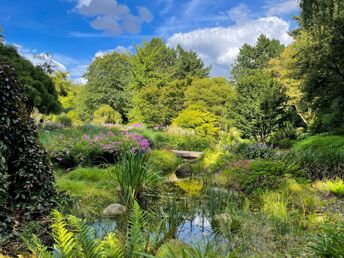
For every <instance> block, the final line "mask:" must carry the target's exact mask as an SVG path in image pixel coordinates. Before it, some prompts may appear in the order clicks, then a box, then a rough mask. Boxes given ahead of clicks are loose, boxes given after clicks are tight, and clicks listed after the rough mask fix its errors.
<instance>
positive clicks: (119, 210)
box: [103, 203, 127, 217]
mask: <svg viewBox="0 0 344 258" xmlns="http://www.w3.org/2000/svg"><path fill="white" fill-rule="evenodd" d="M126 212H127V207H125V206H123V205H122V204H119V203H112V204H110V205H109V206H107V207H106V208H105V209H104V211H103V214H104V215H105V216H107V217H116V216H119V215H122V214H124V213H126Z"/></svg>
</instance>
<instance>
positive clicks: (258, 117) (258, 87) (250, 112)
mask: <svg viewBox="0 0 344 258" xmlns="http://www.w3.org/2000/svg"><path fill="white" fill-rule="evenodd" d="M236 90H237V97H236V99H235V100H234V102H233V105H232V112H231V114H232V115H233V117H234V118H235V124H236V126H237V128H238V129H239V130H240V131H241V133H242V136H243V137H244V138H253V139H255V140H257V141H261V142H266V141H267V139H268V137H269V135H270V134H271V133H272V132H274V131H276V130H277V129H278V128H280V127H281V126H282V123H283V121H285V116H286V104H287V101H288V98H287V95H286V92H285V89H284V88H283V87H282V86H281V85H280V84H279V83H278V81H277V80H276V79H275V78H274V77H273V76H272V74H271V73H270V72H267V71H264V70H252V71H250V72H249V73H247V74H246V75H242V76H241V77H240V78H239V79H238V81H237V83H236Z"/></svg>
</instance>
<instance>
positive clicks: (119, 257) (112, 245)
mask: <svg viewBox="0 0 344 258" xmlns="http://www.w3.org/2000/svg"><path fill="white" fill-rule="evenodd" d="M99 247H100V254H101V257H102V258H124V254H123V250H122V247H121V246H120V244H119V242H118V239H117V238H116V236H115V234H114V233H109V234H108V235H107V236H106V238H105V239H104V240H102V241H101V242H100V245H99Z"/></svg>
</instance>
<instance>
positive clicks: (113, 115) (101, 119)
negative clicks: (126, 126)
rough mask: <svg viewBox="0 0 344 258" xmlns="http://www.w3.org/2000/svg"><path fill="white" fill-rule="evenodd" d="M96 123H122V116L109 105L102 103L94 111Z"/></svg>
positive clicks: (94, 121)
mask: <svg viewBox="0 0 344 258" xmlns="http://www.w3.org/2000/svg"><path fill="white" fill-rule="evenodd" d="M93 123H94V124H121V123H122V116H121V114H120V113H118V112H117V111H116V110H114V109H113V108H112V107H110V106H109V105H101V106H100V107H99V108H98V109H97V110H96V111H94V113H93Z"/></svg>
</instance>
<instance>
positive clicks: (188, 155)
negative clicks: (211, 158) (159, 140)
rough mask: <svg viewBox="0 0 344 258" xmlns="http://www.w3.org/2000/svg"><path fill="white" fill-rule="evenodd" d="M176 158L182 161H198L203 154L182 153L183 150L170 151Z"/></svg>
mask: <svg viewBox="0 0 344 258" xmlns="http://www.w3.org/2000/svg"><path fill="white" fill-rule="evenodd" d="M171 151H172V152H173V153H175V154H176V155H177V156H179V157H182V158H184V159H198V158H200V157H202V155H203V152H199V151H183V150H171Z"/></svg>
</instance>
